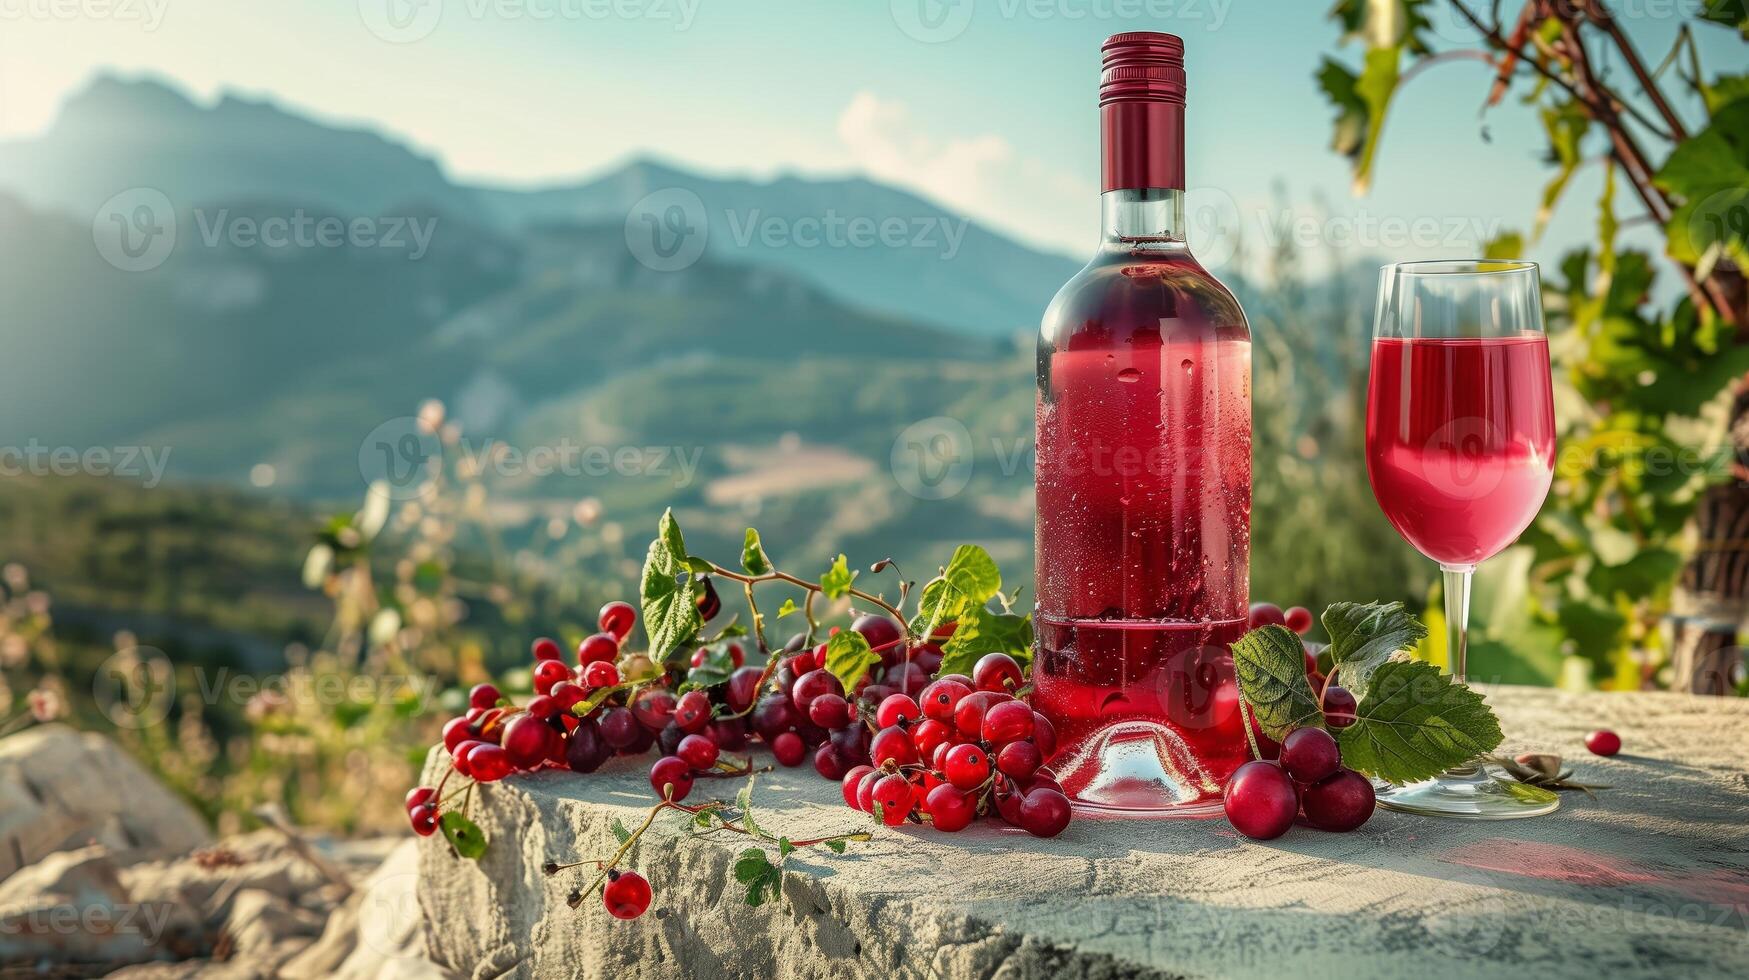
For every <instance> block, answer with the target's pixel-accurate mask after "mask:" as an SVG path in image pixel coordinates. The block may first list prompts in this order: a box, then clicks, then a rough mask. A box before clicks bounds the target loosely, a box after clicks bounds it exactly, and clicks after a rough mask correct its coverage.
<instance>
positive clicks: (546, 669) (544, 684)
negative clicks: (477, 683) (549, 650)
mask: <svg viewBox="0 0 1749 980" xmlns="http://www.w3.org/2000/svg"><path fill="white" fill-rule="evenodd" d="M570 679H571V669H570V668H569V667H566V666H565V662H564V661H563V660H542V661H541V662H540V663H537V664H535V665H534V693H536V694H551V693H552V691H553V685H555V684H557V683H558V682H560V681H568V680H570ZM476 690H478V688H476Z"/></svg>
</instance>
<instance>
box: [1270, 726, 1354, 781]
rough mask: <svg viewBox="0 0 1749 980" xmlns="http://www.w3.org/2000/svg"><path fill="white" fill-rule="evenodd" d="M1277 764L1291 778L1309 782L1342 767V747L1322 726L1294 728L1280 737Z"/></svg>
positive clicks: (1323, 777) (1327, 775) (1322, 777)
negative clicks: (1279, 760)
mask: <svg viewBox="0 0 1749 980" xmlns="http://www.w3.org/2000/svg"><path fill="white" fill-rule="evenodd" d="M1280 758H1281V767H1282V768H1283V769H1286V770H1287V774H1288V775H1289V776H1292V777H1293V779H1294V782H1296V783H1304V784H1310V783H1315V782H1318V781H1319V780H1321V779H1325V778H1327V777H1329V776H1331V775H1334V774H1335V772H1336V770H1338V769H1340V768H1342V750H1341V749H1339V748H1337V747H1336V739H1334V738H1332V737H1331V736H1330V733H1329V732H1327V731H1325V730H1323V729H1322V728H1296V729H1294V730H1293V731H1291V732H1288V733H1287V737H1286V738H1284V739H1282V740H1281V756H1280Z"/></svg>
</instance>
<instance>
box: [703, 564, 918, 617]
mask: <svg viewBox="0 0 1749 980" xmlns="http://www.w3.org/2000/svg"><path fill="white" fill-rule="evenodd" d="M711 569H712V571H711V574H713V575H721V576H722V577H723V578H726V579H730V580H733V581H736V582H740V583H743V584H744V585H746V586H747V587H748V588H749V589H751V588H752V586H753V585H754V584H756V583H759V582H788V583H789V584H790V585H793V586H795V587H797V588H799V589H806V590H807V591H808V597H809V598H810V599H812V598H813V594H814V593H816V592H824V591H825V590H824V589H823V588H822V587H821V586H820V584H819V583H818V582H809V581H808V580H806V579H802V578H797V577H796V576H794V575H791V574H790V573H788V572H780V571H777V570H775V569H774V570H772V571H769V572H766V573H765V574H764V575H744V574H742V573H740V572H736V571H731V570H729V569H727V568H724V567H723V566H721V565H718V564H716V563H714V562H713V563H711ZM849 594H850V595H852V596H855V597H856V598H858V599H861V600H863V601H864V602H872V603H874V604H875V605H877V606H879V607H881V608H882V609H884V610H886V612H887V615H889V616H892V617H893V618H894V619H896V620H898V621H899V622H900V623H901V624H902V623H904V622H905V614H904V613H902V612H900V611H899V610H897V609H895V608H893V606H892V605H891V604H889V603H888V602H887V600H885V599H882V598H881V597H880V596H877V595H870V594H869V593H867V592H864V591H862V590H861V589H859V588H856V587H855V586H851V587H850V590H849Z"/></svg>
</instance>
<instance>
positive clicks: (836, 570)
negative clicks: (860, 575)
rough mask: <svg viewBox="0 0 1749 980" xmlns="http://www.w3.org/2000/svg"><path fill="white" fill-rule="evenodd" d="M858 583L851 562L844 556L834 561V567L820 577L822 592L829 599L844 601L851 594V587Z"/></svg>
mask: <svg viewBox="0 0 1749 980" xmlns="http://www.w3.org/2000/svg"><path fill="white" fill-rule="evenodd" d="M855 582H856V573H855V572H853V571H851V570H850V561H849V560H848V559H846V558H845V557H844V556H843V555H839V556H838V557H837V558H834V559H833V560H832V567H831V568H828V569H827V570H826V574H824V575H822V576H820V592H821V594H823V595H825V597H826V598H828V599H842V598H844V597H845V596H847V595H849V594H850V587H851V585H853V584H855Z"/></svg>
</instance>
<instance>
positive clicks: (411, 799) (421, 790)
mask: <svg viewBox="0 0 1749 980" xmlns="http://www.w3.org/2000/svg"><path fill="white" fill-rule="evenodd" d="M436 797H437V787H435V786H415V787H413V788H412V789H410V790H408V791H407V812H409V813H411V812H413V808H414V807H418V806H424V805H425V804H427V803H429V802H431V801H432V800H433V799H435V798H436Z"/></svg>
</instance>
